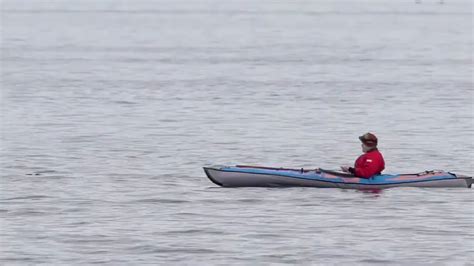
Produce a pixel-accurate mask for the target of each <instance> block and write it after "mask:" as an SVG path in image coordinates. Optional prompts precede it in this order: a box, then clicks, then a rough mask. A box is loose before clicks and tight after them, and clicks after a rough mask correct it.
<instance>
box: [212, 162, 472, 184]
mask: <svg viewBox="0 0 474 266" xmlns="http://www.w3.org/2000/svg"><path fill="white" fill-rule="evenodd" d="M204 171H205V173H206V175H207V177H208V178H209V179H210V180H211V181H212V182H213V183H214V184H216V185H219V186H222V187H291V186H305V187H321V188H352V189H372V188H390V187H468V188H470V187H471V186H472V177H467V176H457V175H456V174H453V173H449V172H445V171H426V172H422V173H418V174H396V175H389V174H383V175H376V176H373V177H371V178H359V177H356V176H352V175H350V174H346V173H340V172H335V171H328V170H323V169H314V170H305V169H290V168H272V167H260V166H223V167H204Z"/></svg>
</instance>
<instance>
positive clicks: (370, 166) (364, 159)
mask: <svg viewBox="0 0 474 266" xmlns="http://www.w3.org/2000/svg"><path fill="white" fill-rule="evenodd" d="M383 169H385V161H384V160H383V156H382V154H381V153H380V152H379V151H378V150H377V149H375V150H371V151H369V152H367V153H364V154H362V155H361V156H360V157H359V158H357V160H356V161H355V165H354V169H353V171H351V172H353V174H354V175H355V176H358V177H363V178H370V177H372V176H374V175H377V174H381V173H382V171H383ZM351 170H352V169H351Z"/></svg>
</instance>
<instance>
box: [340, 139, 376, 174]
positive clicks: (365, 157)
mask: <svg viewBox="0 0 474 266" xmlns="http://www.w3.org/2000/svg"><path fill="white" fill-rule="evenodd" d="M359 139H360V141H361V142H362V151H363V152H364V154H362V155H361V156H359V158H357V160H356V161H355V164H354V167H348V166H341V170H342V171H343V172H345V173H351V174H353V175H355V176H357V177H362V178H370V177H372V176H374V175H379V174H381V173H382V171H383V170H384V169H385V161H384V159H383V155H382V153H380V151H379V150H378V149H377V144H378V140H377V137H376V136H375V135H374V134H372V133H366V134H364V135H362V136H360V137H359Z"/></svg>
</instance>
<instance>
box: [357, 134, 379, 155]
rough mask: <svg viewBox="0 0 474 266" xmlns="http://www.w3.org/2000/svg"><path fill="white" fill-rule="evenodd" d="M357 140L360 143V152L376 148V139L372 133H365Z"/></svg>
mask: <svg viewBox="0 0 474 266" xmlns="http://www.w3.org/2000/svg"><path fill="white" fill-rule="evenodd" d="M359 140H360V141H361V142H362V145H361V146H362V151H363V152H369V151H371V150H374V149H376V148H377V144H378V139H377V137H376V136H375V135H374V134H372V133H370V132H369V133H365V134H364V135H362V136H360V137H359Z"/></svg>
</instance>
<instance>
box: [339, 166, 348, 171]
mask: <svg viewBox="0 0 474 266" xmlns="http://www.w3.org/2000/svg"><path fill="white" fill-rule="evenodd" d="M341 170H342V171H343V172H344V173H349V166H341Z"/></svg>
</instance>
